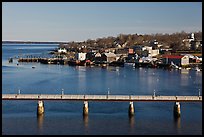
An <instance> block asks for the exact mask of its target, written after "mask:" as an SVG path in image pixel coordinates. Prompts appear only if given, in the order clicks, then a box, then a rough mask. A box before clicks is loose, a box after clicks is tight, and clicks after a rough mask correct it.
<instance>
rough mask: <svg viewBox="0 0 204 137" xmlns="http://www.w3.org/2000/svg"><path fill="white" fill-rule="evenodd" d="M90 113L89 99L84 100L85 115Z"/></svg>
mask: <svg viewBox="0 0 204 137" xmlns="http://www.w3.org/2000/svg"><path fill="white" fill-rule="evenodd" d="M88 113H89V109H88V101H84V106H83V115H84V116H86V115H88Z"/></svg>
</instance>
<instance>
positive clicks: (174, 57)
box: [162, 55, 184, 59]
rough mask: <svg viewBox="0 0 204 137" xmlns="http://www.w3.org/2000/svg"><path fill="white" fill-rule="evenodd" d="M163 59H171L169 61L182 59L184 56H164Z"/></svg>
mask: <svg viewBox="0 0 204 137" xmlns="http://www.w3.org/2000/svg"><path fill="white" fill-rule="evenodd" d="M162 57H163V58H169V59H181V58H182V57H184V56H181V55H163V56H162Z"/></svg>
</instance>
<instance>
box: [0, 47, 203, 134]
mask: <svg viewBox="0 0 204 137" xmlns="http://www.w3.org/2000/svg"><path fill="white" fill-rule="evenodd" d="M56 47H57V45H2V93H18V89H20V91H21V93H22V94H23V93H26V94H32V93H42V94H61V91H62V89H64V94H98V95H101V94H103V95H104V94H108V91H109V94H117V95H118V94H120V95H153V93H154V91H155V93H156V95H198V94H199V91H200V92H201V91H202V72H196V71H193V70H188V72H187V73H186V70H185V72H184V70H172V71H168V70H163V69H150V68H149V69H145V68H142V69H134V68H133V67H131V66H126V67H124V68H120V67H108V68H107V69H104V68H101V67H84V66H77V67H72V66H67V65H45V64H40V63H19V65H18V66H17V65H16V64H17V61H16V60H14V62H13V63H8V58H9V57H15V56H19V55H22V56H23V55H30V54H32V55H35V56H37V55H44V56H47V53H48V52H49V51H50V50H53V49H55V48H56ZM33 65H34V66H36V68H35V69H33V68H32V66H33ZM201 95H202V92H201ZM173 104H174V103H173V102H134V107H135V115H134V116H133V117H128V106H129V102H89V115H88V116H87V117H83V116H82V109H83V102H80V101H73V102H72V101H45V102H44V105H45V114H44V115H43V116H41V117H37V116H36V109H37V101H2V134H13V135H14V134H15V135H16V134H28V135H58V134H60V135H131V134H134V135H149V134H150V135H152V134H156V135H157V134H160V135H178V134H187V135H201V134H202V103H184V102H181V117H180V118H179V119H175V118H174V117H173Z"/></svg>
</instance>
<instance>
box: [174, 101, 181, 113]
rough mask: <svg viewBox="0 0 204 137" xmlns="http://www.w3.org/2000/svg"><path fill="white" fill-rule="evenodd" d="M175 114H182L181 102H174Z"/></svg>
mask: <svg viewBox="0 0 204 137" xmlns="http://www.w3.org/2000/svg"><path fill="white" fill-rule="evenodd" d="M174 116H175V117H180V116H181V106H180V103H179V102H175V103H174Z"/></svg>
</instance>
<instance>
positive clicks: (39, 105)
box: [37, 100, 44, 115]
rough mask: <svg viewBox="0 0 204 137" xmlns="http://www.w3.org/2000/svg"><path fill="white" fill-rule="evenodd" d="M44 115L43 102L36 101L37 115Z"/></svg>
mask: <svg viewBox="0 0 204 137" xmlns="http://www.w3.org/2000/svg"><path fill="white" fill-rule="evenodd" d="M43 113H44V103H43V101H41V100H39V101H38V107H37V114H38V115H42V114H43Z"/></svg>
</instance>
